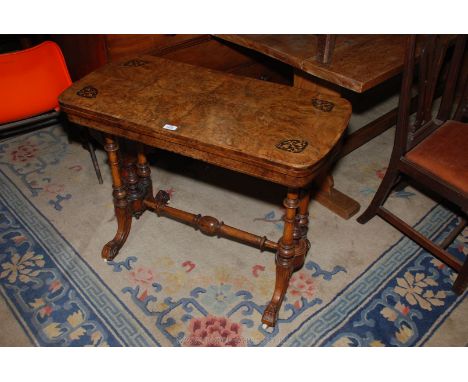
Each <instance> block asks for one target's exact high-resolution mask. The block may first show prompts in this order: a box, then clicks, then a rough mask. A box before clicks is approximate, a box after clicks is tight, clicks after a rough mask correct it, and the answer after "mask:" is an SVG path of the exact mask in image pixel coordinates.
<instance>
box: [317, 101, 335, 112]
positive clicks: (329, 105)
mask: <svg viewBox="0 0 468 382" xmlns="http://www.w3.org/2000/svg"><path fill="white" fill-rule="evenodd" d="M312 106H313V107H315V108H316V109H319V110H322V111H324V112H326V113H329V112H330V111H332V110H333V108H334V107H335V104H334V103H333V102H330V101H326V100H324V99H318V98H312Z"/></svg>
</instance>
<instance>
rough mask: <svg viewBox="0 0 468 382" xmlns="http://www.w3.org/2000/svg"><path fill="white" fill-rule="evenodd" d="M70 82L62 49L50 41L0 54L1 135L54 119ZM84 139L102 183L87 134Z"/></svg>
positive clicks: (21, 130) (44, 123) (48, 123)
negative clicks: (60, 98)
mask: <svg viewBox="0 0 468 382" xmlns="http://www.w3.org/2000/svg"><path fill="white" fill-rule="evenodd" d="M71 84H72V81H71V78H70V75H69V73H68V70H67V65H66V63H65V59H64V58H63V55H62V52H61V50H60V48H59V46H58V45H57V44H56V43H54V42H52V41H45V42H43V43H41V44H39V45H36V46H34V47H32V48H28V49H24V50H21V51H17V52H10V53H4V54H0V138H2V137H6V136H10V135H13V134H17V133H19V132H25V131H29V130H31V129H36V128H39V127H45V126H47V125H50V124H51V123H54V122H57V120H58V118H59V104H58V96H59V95H60V93H62V92H63V91H64V90H65V89H66V88H68V87H69V86H70V85H71ZM86 141H87V142H85V143H86V144H87V146H88V150H89V152H90V154H91V159H92V160H93V164H94V168H95V170H96V175H97V177H98V180H99V183H102V177H101V172H100V170H99V165H98V163H97V160H96V155H95V152H94V147H93V146H92V143H91V141H90V140H89V136H88V137H86Z"/></svg>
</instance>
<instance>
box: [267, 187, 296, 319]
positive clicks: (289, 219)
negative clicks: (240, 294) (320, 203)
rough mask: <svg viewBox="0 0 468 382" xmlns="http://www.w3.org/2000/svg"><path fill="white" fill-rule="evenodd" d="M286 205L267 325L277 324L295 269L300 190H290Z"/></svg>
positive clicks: (285, 201)
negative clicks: (295, 238)
mask: <svg viewBox="0 0 468 382" xmlns="http://www.w3.org/2000/svg"><path fill="white" fill-rule="evenodd" d="M283 204H284V206H285V207H286V215H285V217H284V229H283V236H282V237H281V239H280V240H279V242H278V244H279V247H278V252H277V253H276V282H275V290H274V292H273V297H272V298H271V301H270V303H269V304H268V306H267V307H266V309H265V311H264V312H263V316H262V322H263V324H264V325H265V326H275V324H276V320H277V318H278V313H279V310H280V308H281V304H282V302H283V299H284V295H285V294H286V290H287V289H288V284H289V279H290V278H291V274H292V272H293V269H294V256H295V249H296V246H297V242H296V241H295V240H294V226H295V222H296V210H297V207H298V206H299V202H298V190H288V194H287V197H286V199H285V200H284V202H283Z"/></svg>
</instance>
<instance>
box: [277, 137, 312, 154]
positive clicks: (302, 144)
mask: <svg viewBox="0 0 468 382" xmlns="http://www.w3.org/2000/svg"><path fill="white" fill-rule="evenodd" d="M308 144H309V142H307V141H302V140H300V139H287V140H285V141H281V142H280V143H278V144H277V145H276V148H278V149H280V150H284V151H289V152H290V153H295V154H297V153H300V152H302V151H304V150H305V148H306V147H307V145H308Z"/></svg>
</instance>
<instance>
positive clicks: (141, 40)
mask: <svg viewBox="0 0 468 382" xmlns="http://www.w3.org/2000/svg"><path fill="white" fill-rule="evenodd" d="M203 36H205V38H206V36H207V35H190V34H172V35H169V34H136V35H131V34H123V35H122V34H109V35H106V42H107V51H108V57H109V61H115V60H119V59H122V58H125V57H128V56H132V55H135V54H144V53H148V52H153V51H158V50H164V49H166V48H168V47H174V46H178V45H180V44H183V43H184V42H187V41H192V40H196V39H198V38H200V37H203Z"/></svg>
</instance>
